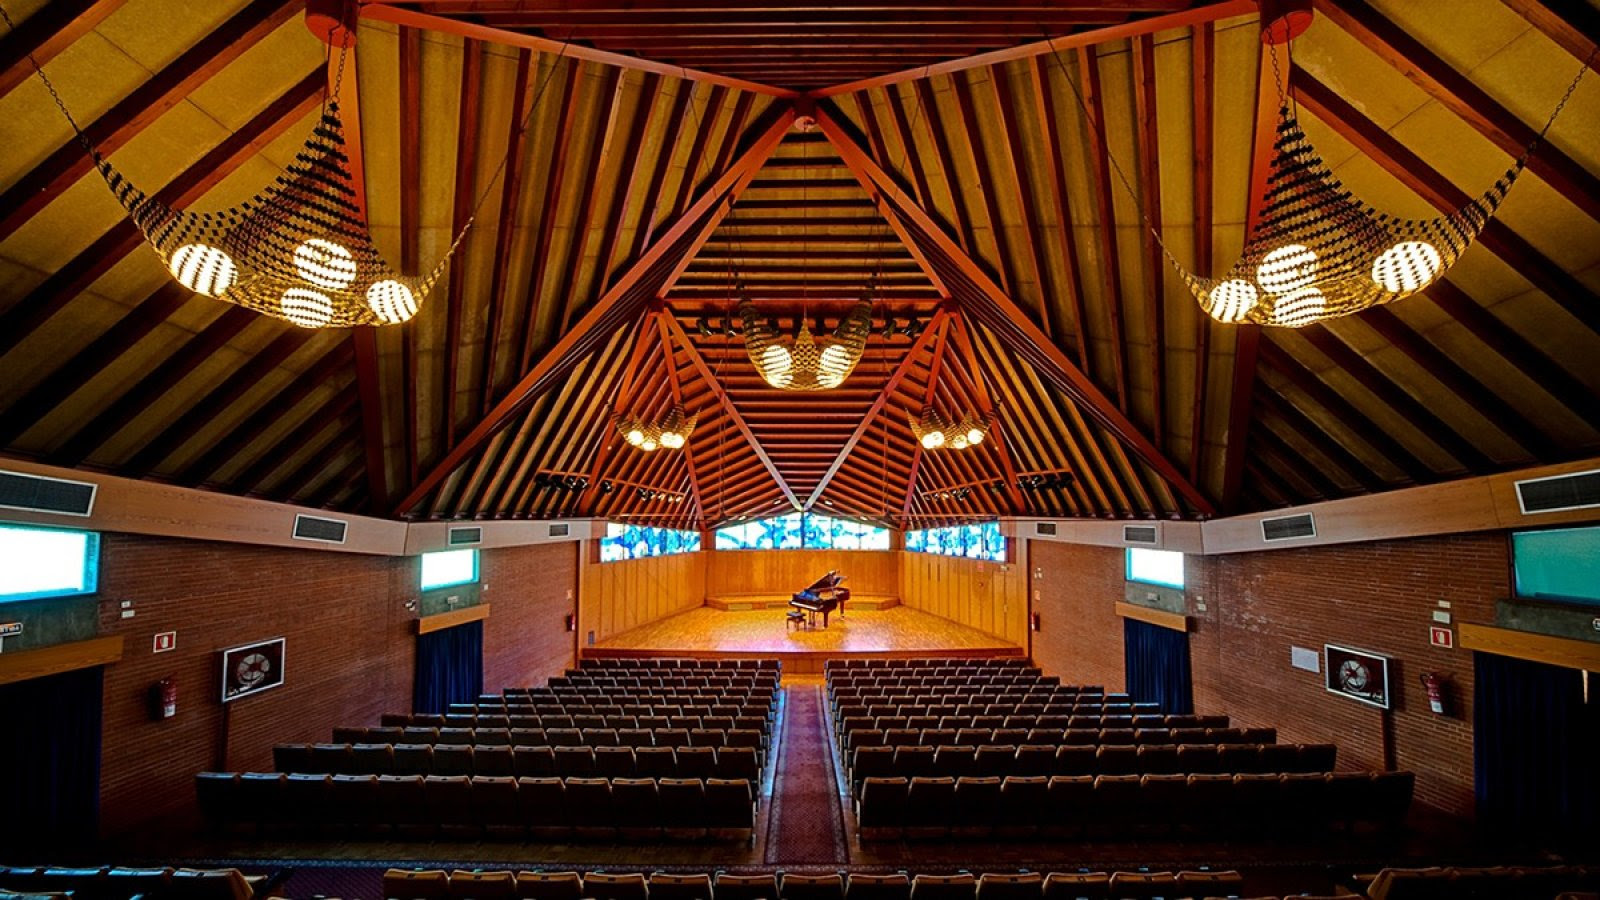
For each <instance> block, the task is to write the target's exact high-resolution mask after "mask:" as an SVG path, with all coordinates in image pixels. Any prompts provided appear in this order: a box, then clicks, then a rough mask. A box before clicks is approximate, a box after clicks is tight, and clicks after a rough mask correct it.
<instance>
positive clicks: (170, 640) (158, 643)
mask: <svg viewBox="0 0 1600 900" xmlns="http://www.w3.org/2000/svg"><path fill="white" fill-rule="evenodd" d="M177 648H178V633H177V632H176V631H163V632H161V633H160V634H158V635H156V640H155V648H154V649H153V650H152V651H151V652H152V653H166V652H167V651H168V650H176V649H177Z"/></svg>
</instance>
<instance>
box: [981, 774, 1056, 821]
mask: <svg viewBox="0 0 1600 900" xmlns="http://www.w3.org/2000/svg"><path fill="white" fill-rule="evenodd" d="M1049 784H1050V779H1048V778H1045V777H1043V776H1040V775H1007V776H1006V777H1005V778H1003V779H1001V781H1000V808H1001V810H1002V812H1001V815H1000V816H999V818H998V821H997V822H996V823H995V824H996V828H995V831H996V834H997V835H1000V836H1007V835H1016V836H1027V835H1032V834H1035V833H1037V832H1038V830H1039V828H1040V827H1041V826H1043V824H1044V821H1045V813H1046V811H1047V807H1046V804H1047V802H1048V801H1047V800H1046V795H1047V793H1048V791H1049Z"/></svg>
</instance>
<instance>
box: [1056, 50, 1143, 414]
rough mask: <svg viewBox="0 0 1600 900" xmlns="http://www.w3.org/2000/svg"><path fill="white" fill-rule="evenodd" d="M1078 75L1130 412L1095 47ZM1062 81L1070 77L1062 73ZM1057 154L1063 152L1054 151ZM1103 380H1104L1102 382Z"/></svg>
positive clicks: (1118, 380)
mask: <svg viewBox="0 0 1600 900" xmlns="http://www.w3.org/2000/svg"><path fill="white" fill-rule="evenodd" d="M1078 74H1079V78H1080V80H1081V81H1082V82H1083V104H1084V108H1085V115H1086V116H1087V119H1088V121H1087V122H1086V123H1085V125H1086V130H1087V132H1088V136H1089V153H1088V156H1089V169H1090V172H1091V173H1092V174H1091V175H1090V181H1091V182H1092V183H1093V184H1094V200H1095V220H1096V221H1095V226H1096V230H1097V231H1099V233H1100V293H1101V297H1100V299H1101V301H1102V303H1103V305H1104V306H1105V310H1106V319H1107V321H1108V322H1109V324H1110V327H1111V334H1110V336H1109V341H1110V343H1111V375H1112V379H1111V383H1112V390H1113V392H1114V393H1115V394H1116V398H1117V408H1118V409H1120V410H1121V411H1122V413H1123V414H1124V415H1126V414H1127V412H1128V363H1127V356H1128V341H1127V337H1126V336H1125V335H1124V333H1123V327H1122V263H1121V261H1120V260H1121V254H1120V252H1119V251H1118V249H1117V216H1116V202H1115V200H1114V198H1113V197H1112V196H1111V148H1110V147H1108V146H1107V144H1106V139H1107V137H1106V115H1105V104H1103V103H1102V102H1101V95H1102V94H1103V93H1104V91H1102V90H1101V88H1100V61H1099V58H1098V57H1097V56H1096V55H1095V49H1094V48H1093V47H1080V48H1078ZM1062 77H1071V76H1068V75H1067V74H1066V73H1064V72H1063V73H1062ZM1055 152H1056V153H1060V152H1061V149H1060V148H1059V147H1058V148H1055ZM1102 380H1103V379H1102Z"/></svg>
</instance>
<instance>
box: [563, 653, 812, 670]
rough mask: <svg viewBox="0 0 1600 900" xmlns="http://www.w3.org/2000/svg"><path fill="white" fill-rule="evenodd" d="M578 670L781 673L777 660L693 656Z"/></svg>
mask: <svg viewBox="0 0 1600 900" xmlns="http://www.w3.org/2000/svg"><path fill="white" fill-rule="evenodd" d="M578 668H580V669H761V670H765V671H771V672H781V671H782V670H783V661H782V660H779V659H699V658H697V657H693V656H672V657H667V656H658V657H641V658H638V659H611V658H602V659H584V660H580V661H579V662H578Z"/></svg>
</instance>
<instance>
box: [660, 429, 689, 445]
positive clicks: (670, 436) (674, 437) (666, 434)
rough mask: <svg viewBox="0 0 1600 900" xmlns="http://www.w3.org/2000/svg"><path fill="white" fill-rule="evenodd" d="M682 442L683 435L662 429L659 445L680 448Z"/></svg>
mask: <svg viewBox="0 0 1600 900" xmlns="http://www.w3.org/2000/svg"><path fill="white" fill-rule="evenodd" d="M683 444H684V439H683V435H681V434H679V433H677V432H676V431H663V432H662V433H661V446H663V447H665V448H667V449H668V450H679V449H682V447H683Z"/></svg>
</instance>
